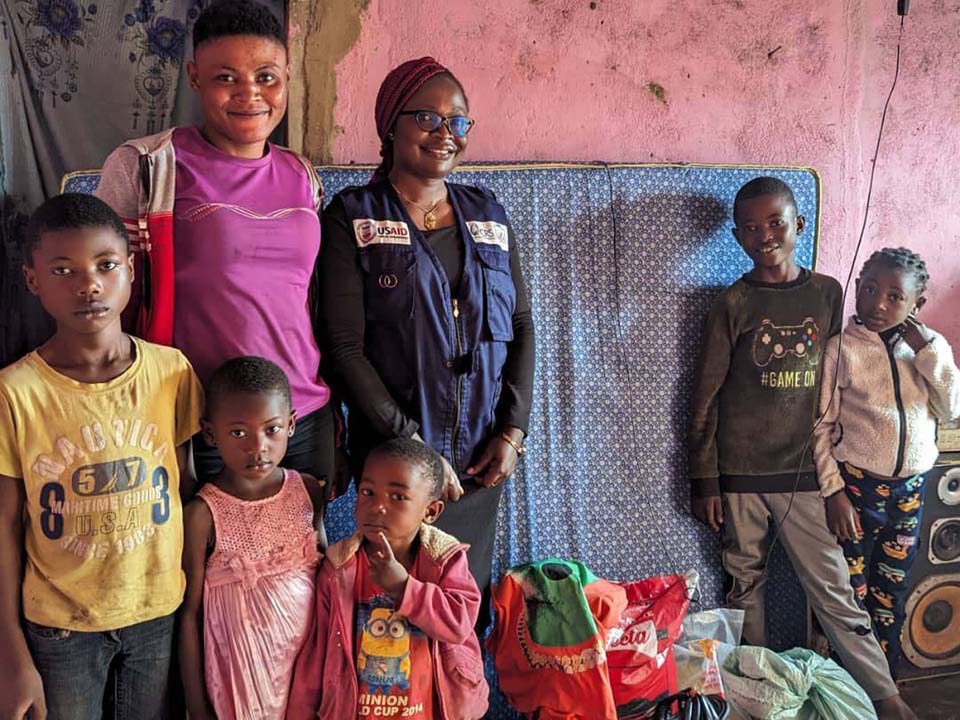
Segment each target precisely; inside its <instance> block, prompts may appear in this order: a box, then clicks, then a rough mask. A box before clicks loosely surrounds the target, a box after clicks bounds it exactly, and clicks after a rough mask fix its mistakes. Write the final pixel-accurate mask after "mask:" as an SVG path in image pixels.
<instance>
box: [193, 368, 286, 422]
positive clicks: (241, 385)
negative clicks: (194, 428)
mask: <svg viewBox="0 0 960 720" xmlns="http://www.w3.org/2000/svg"><path fill="white" fill-rule="evenodd" d="M270 393H278V394H280V395H282V396H283V397H284V398H285V399H286V401H287V406H289V405H290V404H291V401H290V381H289V380H287V375H286V373H285V372H283V370H282V369H281V368H280V366H279V365H277V364H276V363H272V362H270V361H269V360H266V359H264V358H262V357H256V356H254V355H247V356H244V357H236V358H233V359H232V360H227V361H226V362H225V363H223V364H222V365H221V366H220V367H218V368H217V369H216V370H214V371H213V374H212V375H211V376H210V379H209V380H208V381H207V386H206V399H207V408H206V411H205V414H206V416H207V417H208V418H209V417H210V415H211V411H212V410H213V408H214V407H215V406H216V404H217V402H219V401H220V399H221V398H223V397H224V396H225V395H266V394H270Z"/></svg>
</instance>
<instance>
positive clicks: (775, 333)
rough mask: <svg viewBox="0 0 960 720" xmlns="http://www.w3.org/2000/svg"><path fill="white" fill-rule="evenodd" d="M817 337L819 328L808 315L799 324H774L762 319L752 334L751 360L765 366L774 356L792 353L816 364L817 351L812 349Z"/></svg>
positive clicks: (778, 356)
mask: <svg viewBox="0 0 960 720" xmlns="http://www.w3.org/2000/svg"><path fill="white" fill-rule="evenodd" d="M819 337H820V329H819V328H818V327H817V323H816V322H815V321H814V319H813V318H809V317H808V318H806V319H805V320H804V321H803V322H802V323H800V324H799V325H774V324H773V323H772V322H770V321H769V320H764V321H763V322H762V323H760V327H759V328H758V329H757V332H756V333H755V334H754V336H753V362H754V363H756V365H757V367H766V366H767V365H769V364H770V361H771V360H773V359H774V358H777V359H778V360H779V359H780V358H782V357H786V356H787V355H794V356H796V357H805V358H807V360H808V361H809V362H810V364H811V365H816V364H817V359H818V355H819V353H817V352H815V351H814V349H815V347H816V345H817V340H818V339H819Z"/></svg>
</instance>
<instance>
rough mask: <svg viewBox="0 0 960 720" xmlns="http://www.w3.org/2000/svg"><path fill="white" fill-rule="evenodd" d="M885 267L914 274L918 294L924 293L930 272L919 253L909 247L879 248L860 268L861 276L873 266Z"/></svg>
mask: <svg viewBox="0 0 960 720" xmlns="http://www.w3.org/2000/svg"><path fill="white" fill-rule="evenodd" d="M878 266H879V267H885V268H889V269H890V270H903V271H904V272H906V273H909V274H910V275H912V276H913V281H914V283H915V284H916V286H917V295H923V293H924V291H925V290H926V289H927V282H928V281H929V280H930V273H929V272H927V264H926V263H925V262H924V261H923V258H921V257H920V256H919V255H917V253H915V252H913V250H910V249H909V248H905V247H898V248H883V249H882V250H877V251H876V252H875V253H873V255H871V256H870V257H869V258H867V261H866V262H865V263H864V264H863V269H862V270H860V277H863V275H864V274H865V273H867V272H868V271H869V270H870V269H871V268H874V267H878Z"/></svg>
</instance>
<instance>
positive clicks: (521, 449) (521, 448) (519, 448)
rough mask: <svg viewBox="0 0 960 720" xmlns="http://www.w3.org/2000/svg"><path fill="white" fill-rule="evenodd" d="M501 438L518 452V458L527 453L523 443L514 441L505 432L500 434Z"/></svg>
mask: <svg viewBox="0 0 960 720" xmlns="http://www.w3.org/2000/svg"><path fill="white" fill-rule="evenodd" d="M500 437H502V438H503V439H504V440H506V441H507V442H508V443H510V446H511V447H512V448H513V449H514V450H516V451H517V455H518V456H519V455H523V454H524V453H525V452H526V451H527V448H525V447H524V446H523V445H522V444H521V443H518V442H517V441H516V440H514V439H513V438H512V437H510V436H509V435H507V434H506V433H505V432H502V433H500Z"/></svg>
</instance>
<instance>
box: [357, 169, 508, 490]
mask: <svg viewBox="0 0 960 720" xmlns="http://www.w3.org/2000/svg"><path fill="white" fill-rule="evenodd" d="M447 189H448V192H449V199H450V204H451V206H452V207H453V212H454V216H455V217H456V218H457V224H458V226H459V230H460V237H461V238H462V240H463V243H464V250H465V252H464V266H463V275H462V279H461V281H460V288H459V291H458V295H457V297H452V296H451V289H450V285H449V283H448V282H447V275H446V273H445V272H444V269H443V266H442V265H441V264H440V260H439V259H438V258H437V255H436V253H434V251H433V248H431V246H430V243H429V242H428V241H427V239H426V238H425V237H424V235H423V233H422V232H421V231H420V230H419V229H418V228H417V226H416V225H414V223H413V221H412V220H411V219H410V216H409V215H408V214H407V211H406V208H405V207H404V205H403V203H402V202H401V201H400V199H399V197H398V196H397V194H396V192H395V191H394V189H393V187H392V186H391V185H390V183H389V182H386V181H384V182H380V183H376V184H374V185H368V186H364V187H356V188H348V189H346V190H344V191H343V192H341V193H340V196H341V197H342V199H343V205H344V207H345V208H346V215H347V221H348V223H349V224H350V225H351V226H352V228H353V231H354V238H355V240H356V243H357V254H358V257H359V263H360V267H361V268H362V270H363V276H364V306H365V310H366V326H365V334H364V353H365V355H366V357H367V359H368V360H369V361H370V363H371V364H372V365H373V367H374V368H375V369H376V370H377V372H378V373H379V375H380V378H381V379H382V380H383V382H384V385H386V388H387V390H388V391H389V392H390V394H391V395H392V396H393V399H394V400H395V401H396V402H397V404H398V405H399V406H400V407H401V408H402V410H403V412H404V413H405V414H406V415H407V416H408V417H410V418H412V419H414V420H416V421H417V422H418V423H419V424H420V435H421V436H422V437H423V439H424V440H425V441H426V442H427V443H428V444H429V445H430V446H432V447H433V448H434V449H435V450H437V452H439V453H440V454H442V455H443V456H444V457H445V458H446V459H447V460H448V461H449V462H450V464H451V465H452V466H453V468H454V469H455V470H457V471H460V472H462V471H463V470H464V469H465V468H467V467H469V465H470V464H471V463H472V462H474V461H475V460H476V459H478V458H479V454H480V453H481V452H482V451H483V443H484V441H485V439H486V438H487V437H488V436H489V434H490V433H491V432H492V431H493V430H494V427H495V417H494V411H495V409H496V405H497V400H498V399H499V397H500V373H501V370H502V369H503V364H504V362H505V360H506V357H507V343H508V342H509V341H511V340H512V339H513V310H514V307H515V306H516V300H517V294H516V288H515V287H514V285H513V277H512V275H511V274H510V252H509V238H508V232H507V215H506V212H505V211H504V209H503V206H502V205H500V203H498V202H497V201H496V199H495V198H494V196H493V194H492V193H490V192H489V191H488V190H485V189H482V188H476V187H470V186H466V185H456V184H453V183H448V184H447ZM358 415H359V413H351V416H350V436H351V447H352V448H353V449H354V451H359V453H360V454H361V456H362V455H365V454H366V451H368V450H369V449H370V448H371V447H372V446H373V445H374V444H376V443H377V442H378V441H379V440H381V439H382V438H380V437H379V436H378V435H376V434H375V433H374V432H373V430H372V428H371V427H370V425H369V423H367V422H365V419H364V418H360V417H358Z"/></svg>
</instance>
